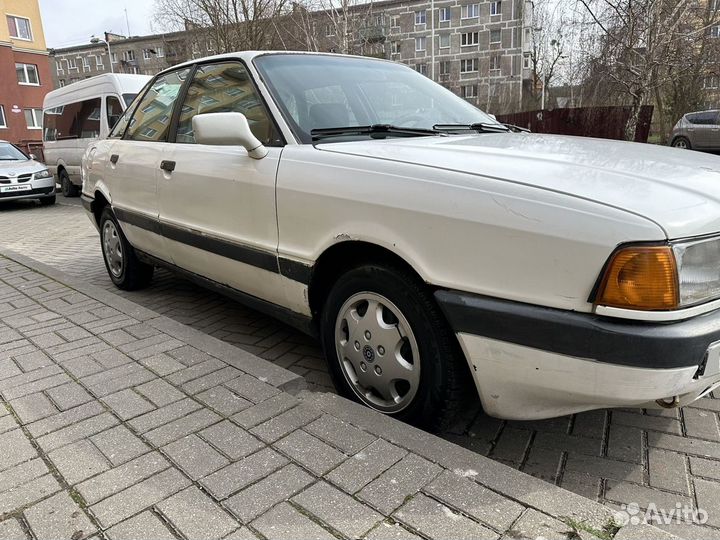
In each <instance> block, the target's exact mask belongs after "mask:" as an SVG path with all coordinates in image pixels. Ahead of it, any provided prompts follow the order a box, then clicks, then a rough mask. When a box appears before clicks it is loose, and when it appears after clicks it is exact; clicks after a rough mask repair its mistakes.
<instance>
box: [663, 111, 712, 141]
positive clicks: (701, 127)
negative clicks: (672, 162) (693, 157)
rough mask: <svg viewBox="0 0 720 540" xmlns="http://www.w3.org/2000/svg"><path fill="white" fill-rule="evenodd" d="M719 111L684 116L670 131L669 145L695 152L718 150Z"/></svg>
mask: <svg viewBox="0 0 720 540" xmlns="http://www.w3.org/2000/svg"><path fill="white" fill-rule="evenodd" d="M719 112H720V111H716V110H715V111H699V112H691V113H687V114H686V115H684V116H683V117H682V118H681V119H680V120H679V121H678V123H677V124H675V127H674V128H673V130H672V134H671V135H670V145H671V146H674V147H675V148H688V149H690V148H693V149H695V150H720V118H719V116H720V115H719V114H718V113H719Z"/></svg>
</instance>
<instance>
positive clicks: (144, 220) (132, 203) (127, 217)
mask: <svg viewBox="0 0 720 540" xmlns="http://www.w3.org/2000/svg"><path fill="white" fill-rule="evenodd" d="M190 70H191V68H189V67H186V68H182V69H178V70H175V71H171V72H168V73H164V74H162V75H159V76H158V77H157V78H156V79H155V80H154V81H153V83H152V85H151V86H150V87H149V88H148V90H147V91H146V92H145V94H144V95H143V97H142V99H141V100H140V101H139V102H138V103H137V105H136V106H135V109H134V111H133V112H132V117H131V118H130V120H129V123H128V126H127V129H126V130H125V132H124V135H123V137H122V139H120V140H118V141H116V142H115V144H114V145H113V147H112V153H111V155H110V158H109V163H108V165H107V170H106V173H105V174H106V178H107V181H108V185H109V187H110V196H111V198H112V201H111V202H112V207H113V211H114V212H115V216H116V217H117V219H118V221H120V224H121V226H122V229H123V232H124V233H125V236H127V238H128V240H129V241H130V243H131V244H132V245H133V246H134V247H135V248H137V249H140V250H142V251H145V252H147V253H149V254H151V255H154V256H155V257H158V258H160V259H163V260H166V261H169V262H172V259H171V257H170V255H169V253H168V250H167V247H166V244H165V242H164V240H163V237H162V235H161V234H160V227H159V221H158V215H159V208H158V192H157V182H158V177H159V176H160V172H161V171H160V163H161V161H162V159H163V153H164V152H165V151H166V150H167V145H168V143H167V139H168V134H169V131H170V120H171V118H172V114H173V108H174V106H175V102H176V100H177V98H178V95H179V94H180V90H181V88H182V86H183V84H184V83H185V80H186V79H187V77H188V74H189V73H190Z"/></svg>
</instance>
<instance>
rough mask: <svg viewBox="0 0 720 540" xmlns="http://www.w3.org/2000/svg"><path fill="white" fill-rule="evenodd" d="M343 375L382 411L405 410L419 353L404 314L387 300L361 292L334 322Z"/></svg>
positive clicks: (416, 378)
mask: <svg viewBox="0 0 720 540" xmlns="http://www.w3.org/2000/svg"><path fill="white" fill-rule="evenodd" d="M335 347H336V351H337V356H338V359H339V360H340V368H341V371H342V373H343V376H344V377H345V379H346V380H347V382H348V384H349V385H350V387H351V388H352V390H353V392H354V393H355V394H356V395H357V397H358V398H359V399H360V400H361V401H363V402H364V403H365V404H367V405H369V406H370V407H372V408H374V409H377V410H379V411H382V412H385V413H396V412H399V411H401V410H403V409H405V408H406V407H407V406H408V405H409V404H410V403H411V402H412V400H413V398H414V397H415V394H416V393H417V390H418V387H419V384H420V355H419V351H418V345H417V341H416V339H415V335H414V334H413V332H412V329H411V328H410V324H409V323H408V321H407V319H406V318H405V316H404V315H403V314H402V312H401V311H400V310H399V309H398V308H397V306H395V304H393V303H392V302H391V301H390V300H388V299H387V298H385V297H384V296H381V295H379V294H376V293H371V292H362V293H358V294H355V295H353V296H352V297H351V298H349V299H348V300H347V301H346V302H345V303H344V304H343V306H342V307H341V308H340V311H339V313H338V317H337V321H336V323H335Z"/></svg>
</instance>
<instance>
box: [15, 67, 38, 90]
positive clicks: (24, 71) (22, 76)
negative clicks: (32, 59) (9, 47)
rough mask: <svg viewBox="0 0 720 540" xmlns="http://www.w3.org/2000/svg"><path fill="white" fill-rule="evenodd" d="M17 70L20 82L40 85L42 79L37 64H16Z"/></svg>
mask: <svg viewBox="0 0 720 540" xmlns="http://www.w3.org/2000/svg"><path fill="white" fill-rule="evenodd" d="M15 72H16V73H17V80H18V83H20V84H28V85H32V86H39V85H40V79H39V78H38V71H37V66H36V65H33V64H15Z"/></svg>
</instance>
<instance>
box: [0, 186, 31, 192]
mask: <svg viewBox="0 0 720 540" xmlns="http://www.w3.org/2000/svg"><path fill="white" fill-rule="evenodd" d="M31 189H32V187H31V186H27V185H25V186H2V187H0V193H10V192H13V191H30V190H31Z"/></svg>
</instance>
